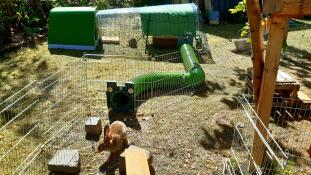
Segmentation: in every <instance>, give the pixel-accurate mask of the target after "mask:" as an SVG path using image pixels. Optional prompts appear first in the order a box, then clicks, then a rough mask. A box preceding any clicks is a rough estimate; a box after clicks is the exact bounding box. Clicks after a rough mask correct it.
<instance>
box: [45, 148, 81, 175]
mask: <svg viewBox="0 0 311 175" xmlns="http://www.w3.org/2000/svg"><path fill="white" fill-rule="evenodd" d="M80 166H81V165H80V154H79V150H77V149H62V150H59V151H57V152H56V154H55V155H54V156H53V157H52V158H51V159H50V160H49V162H48V169H49V170H50V171H52V172H58V173H78V172H79V171H80Z"/></svg>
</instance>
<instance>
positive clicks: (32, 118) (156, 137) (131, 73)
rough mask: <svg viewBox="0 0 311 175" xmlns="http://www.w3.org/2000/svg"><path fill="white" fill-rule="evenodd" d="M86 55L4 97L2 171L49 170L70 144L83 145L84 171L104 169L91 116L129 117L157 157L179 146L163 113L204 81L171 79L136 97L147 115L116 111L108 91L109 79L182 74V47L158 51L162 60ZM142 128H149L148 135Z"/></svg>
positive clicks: (136, 136)
mask: <svg viewBox="0 0 311 175" xmlns="http://www.w3.org/2000/svg"><path fill="white" fill-rule="evenodd" d="M85 58H87V59H84V60H81V61H75V62H71V63H68V65H66V66H65V67H64V68H63V69H61V70H59V71H57V72H55V73H54V74H53V75H51V76H49V77H47V78H46V79H44V80H42V81H34V82H32V83H30V84H28V85H27V86H25V87H24V88H22V89H21V90H19V91H17V92H16V93H15V94H13V95H12V96H10V97H9V98H7V99H6V100H4V101H2V102H1V103H0V107H1V108H0V116H1V126H0V136H1V139H0V164H1V166H0V172H1V173H2V174H46V173H48V172H49V171H48V167H47V163H48V161H49V160H50V159H51V157H52V156H53V155H54V154H55V153H56V152H57V151H58V150H60V149H64V148H69V149H78V150H79V151H80V157H81V159H80V160H81V172H96V171H98V167H94V165H96V166H97V165H99V164H100V163H99V162H98V161H101V160H102V162H104V160H105V158H107V157H108V156H107V154H108V153H107V154H105V156H103V155H98V154H95V150H94V147H95V144H96V143H97V140H96V138H95V139H94V138H88V137H87V136H86V134H85V131H84V123H85V120H86V118H87V117H90V116H98V117H100V118H101V119H102V121H103V123H105V124H107V123H109V120H110V121H111V120H122V121H124V123H125V124H126V125H127V126H128V128H129V130H130V131H131V132H130V133H129V137H130V139H131V141H132V143H134V144H135V145H138V146H141V147H143V148H146V149H149V150H150V151H151V152H155V155H154V160H155V162H161V161H162V160H163V159H164V158H165V155H163V154H161V149H164V148H170V147H172V149H173V148H177V145H178V143H179V142H180V141H179V140H178V139H177V140H169V139H167V138H165V135H163V134H164V131H163V129H162V127H170V125H169V123H165V122H164V121H163V120H164V119H163V118H158V117H157V116H162V117H164V116H165V115H167V113H168V112H169V113H170V114H171V115H173V114H174V113H175V112H176V111H177V108H174V107H176V105H177V104H178V105H179V107H183V106H184V107H187V106H188V105H189V103H188V102H187V101H186V100H184V99H185V98H187V96H189V95H191V94H192V92H193V91H194V90H195V89H197V87H198V86H196V85H195V86H189V87H179V86H174V84H173V83H171V84H165V85H164V86H157V88H152V89H149V90H148V91H145V92H143V93H142V94H141V95H140V96H139V97H137V98H136V99H135V110H136V111H137V113H138V114H143V115H144V117H143V118H138V117H136V115H135V113H134V114H131V115H129V114H126V113H115V114H110V113H109V110H108V108H107V101H106V100H107V99H106V92H107V81H109V80H116V81H117V82H118V84H124V83H125V82H126V81H128V80H130V79H131V78H133V77H135V76H139V75H142V74H146V73H150V72H179V73H181V74H182V73H183V69H184V68H183V64H182V62H181V58H180V55H179V54H178V53H171V54H166V55H162V56H159V57H155V60H161V61H155V60H149V58H137V59H135V58H127V57H123V58H122V57H104V56H102V55H85ZM91 58H96V59H91ZM98 58H101V59H100V60H97V59H98ZM157 81H158V82H157ZM157 81H155V82H152V83H154V84H158V85H159V83H161V82H162V81H163V80H162V81H161V80H157ZM147 83H150V82H147ZM198 85H199V84H198ZM148 86H149V85H148ZM176 96H179V97H176ZM180 117H181V116H180ZM147 120H148V122H146V121H147ZM141 130H145V132H146V133H145V134H143V135H142V134H141V132H140V131H141ZM150 133H153V134H150ZM155 150H157V151H155ZM154 167H155V169H156V170H159V169H160V170H159V171H161V172H166V171H169V168H168V167H165V166H159V165H157V164H155V165H154Z"/></svg>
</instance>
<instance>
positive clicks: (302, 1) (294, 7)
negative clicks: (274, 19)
mask: <svg viewBox="0 0 311 175" xmlns="http://www.w3.org/2000/svg"><path fill="white" fill-rule="evenodd" d="M263 13H264V14H268V15H279V16H292V17H297V16H303V15H311V0H265V1H264V6H263Z"/></svg>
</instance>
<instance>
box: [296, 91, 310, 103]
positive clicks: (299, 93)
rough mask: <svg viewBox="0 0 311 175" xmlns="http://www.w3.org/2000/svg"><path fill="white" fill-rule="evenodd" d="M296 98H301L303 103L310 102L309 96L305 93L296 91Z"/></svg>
mask: <svg viewBox="0 0 311 175" xmlns="http://www.w3.org/2000/svg"><path fill="white" fill-rule="evenodd" d="M298 98H299V100H301V101H302V102H303V103H307V104H311V98H310V97H308V96H307V95H306V94H305V93H303V92H301V91H298Z"/></svg>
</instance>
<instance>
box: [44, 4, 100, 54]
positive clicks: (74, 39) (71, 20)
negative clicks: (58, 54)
mask: <svg viewBox="0 0 311 175" xmlns="http://www.w3.org/2000/svg"><path fill="white" fill-rule="evenodd" d="M95 16H96V7H56V8H53V9H52V10H51V11H50V14H49V21H48V25H49V26H48V27H49V28H48V36H49V37H48V47H49V48H50V49H72V50H95V49H96V46H97V41H98V39H97V32H96V17H95Z"/></svg>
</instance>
